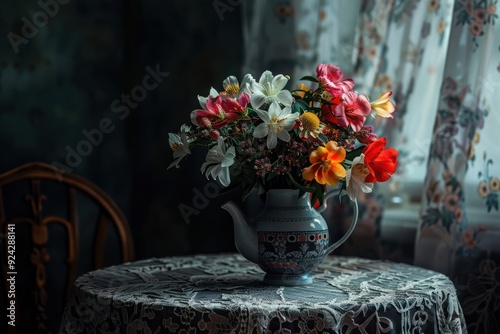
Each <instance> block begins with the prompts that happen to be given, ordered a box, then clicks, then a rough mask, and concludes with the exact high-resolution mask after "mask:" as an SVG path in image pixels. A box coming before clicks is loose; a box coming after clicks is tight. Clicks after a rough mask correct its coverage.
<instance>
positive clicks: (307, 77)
mask: <svg viewBox="0 0 500 334" xmlns="http://www.w3.org/2000/svg"><path fill="white" fill-rule="evenodd" d="M300 80H305V81H312V82H319V81H318V79H316V78H315V77H312V76H310V75H306V76H305V77H302V78H300Z"/></svg>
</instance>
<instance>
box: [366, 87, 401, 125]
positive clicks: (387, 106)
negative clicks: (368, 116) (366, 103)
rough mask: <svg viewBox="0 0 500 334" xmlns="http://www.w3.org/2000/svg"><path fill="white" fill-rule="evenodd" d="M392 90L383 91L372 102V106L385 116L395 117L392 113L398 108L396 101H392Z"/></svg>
mask: <svg viewBox="0 0 500 334" xmlns="http://www.w3.org/2000/svg"><path fill="white" fill-rule="evenodd" d="M391 96H392V92H391V91H388V92H385V93H382V94H380V95H379V96H378V98H377V99H376V100H375V101H373V102H370V106H371V107H372V109H373V110H374V111H375V112H376V113H377V115H379V116H380V117H384V118H389V117H390V118H393V117H394V116H392V113H393V112H394V110H396V107H395V106H394V103H392V101H391Z"/></svg>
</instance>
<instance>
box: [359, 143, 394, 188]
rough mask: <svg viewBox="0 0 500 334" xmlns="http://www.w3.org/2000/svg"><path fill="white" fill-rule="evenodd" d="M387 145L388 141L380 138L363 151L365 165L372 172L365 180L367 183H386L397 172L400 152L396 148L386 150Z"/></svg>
mask: <svg viewBox="0 0 500 334" xmlns="http://www.w3.org/2000/svg"><path fill="white" fill-rule="evenodd" d="M386 143H387V141H386V139H385V138H384V137H380V138H379V139H377V140H376V141H374V142H373V143H371V144H368V145H367V146H366V147H365V149H364V150H363V153H364V155H365V165H366V167H368V170H369V171H370V174H368V176H367V177H366V178H365V182H369V183H375V182H385V181H387V180H389V179H390V178H391V176H392V174H394V172H395V171H396V167H397V165H398V160H397V159H398V151H397V150H396V149H394V148H386V149H384V148H383V147H384V146H385V145H386Z"/></svg>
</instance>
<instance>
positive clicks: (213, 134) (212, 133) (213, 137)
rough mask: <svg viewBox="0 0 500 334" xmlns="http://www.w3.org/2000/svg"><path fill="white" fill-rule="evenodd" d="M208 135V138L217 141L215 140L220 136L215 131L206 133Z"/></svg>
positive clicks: (211, 130)
mask: <svg viewBox="0 0 500 334" xmlns="http://www.w3.org/2000/svg"><path fill="white" fill-rule="evenodd" d="M208 135H209V136H210V138H212V139H213V140H215V141H217V138H219V136H220V132H219V131H217V130H214V129H210V130H209V131H208Z"/></svg>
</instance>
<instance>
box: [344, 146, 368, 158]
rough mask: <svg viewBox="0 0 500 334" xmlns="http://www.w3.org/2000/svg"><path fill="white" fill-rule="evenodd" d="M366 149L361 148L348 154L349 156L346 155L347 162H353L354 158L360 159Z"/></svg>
mask: <svg viewBox="0 0 500 334" xmlns="http://www.w3.org/2000/svg"><path fill="white" fill-rule="evenodd" d="M365 147H366V146H360V147H358V148H356V149H354V150H352V151H349V152H347V154H346V155H345V158H346V159H347V160H351V161H353V160H354V158H356V157H359V156H360V155H361V153H363V150H364V149H365Z"/></svg>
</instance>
